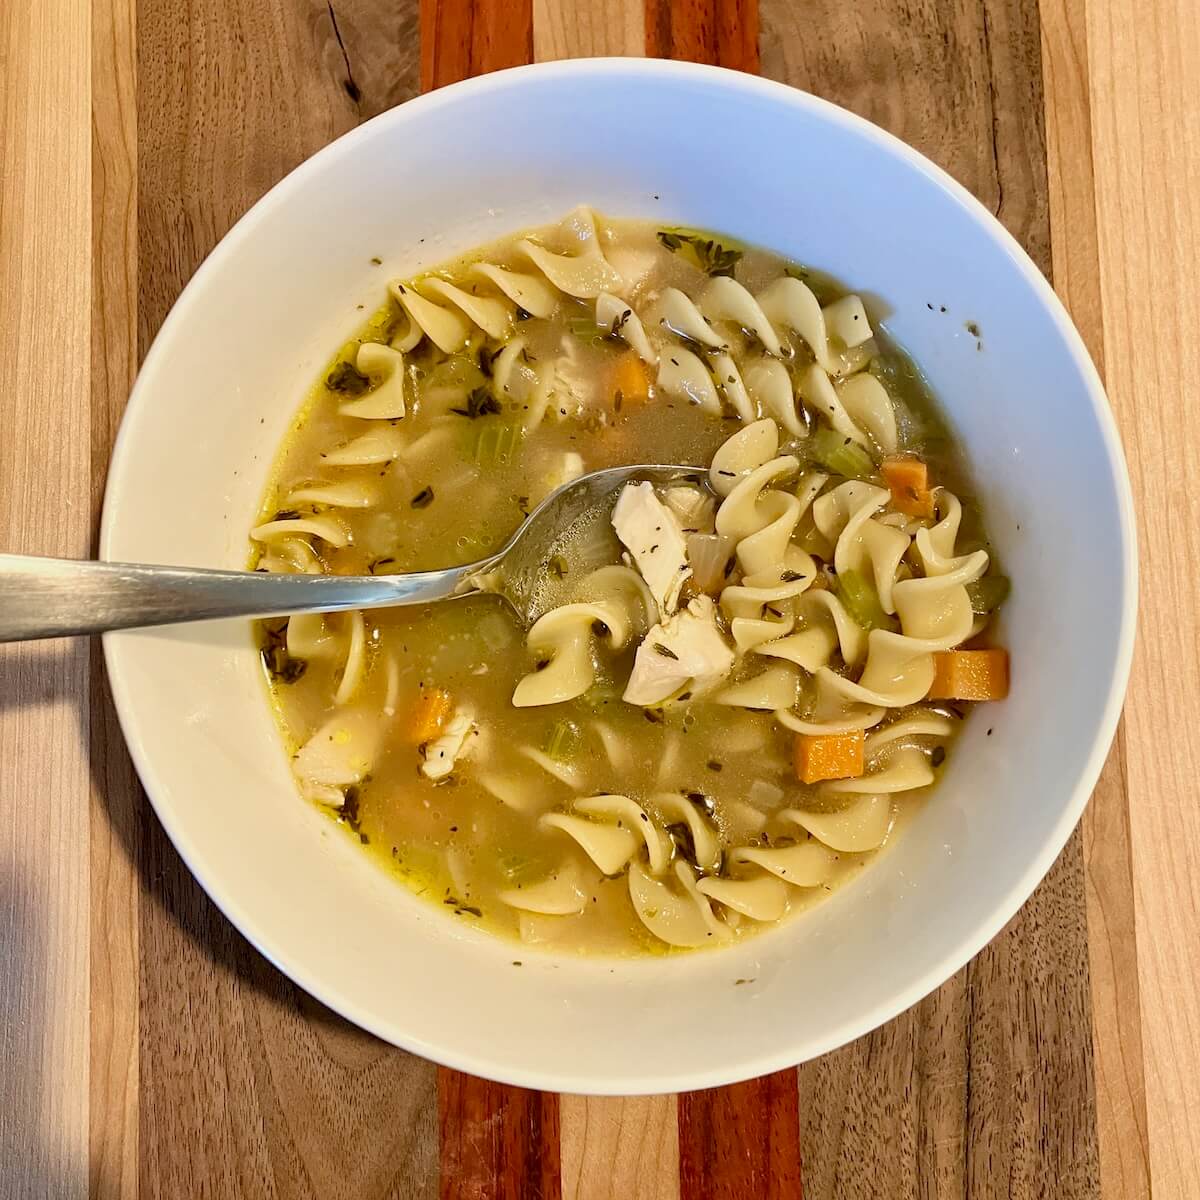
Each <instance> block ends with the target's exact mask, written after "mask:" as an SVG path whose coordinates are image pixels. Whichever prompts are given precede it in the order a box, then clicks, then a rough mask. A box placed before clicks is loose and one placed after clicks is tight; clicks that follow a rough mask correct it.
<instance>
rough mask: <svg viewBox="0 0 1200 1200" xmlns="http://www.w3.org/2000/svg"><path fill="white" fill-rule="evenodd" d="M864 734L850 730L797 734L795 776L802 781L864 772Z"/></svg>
mask: <svg viewBox="0 0 1200 1200" xmlns="http://www.w3.org/2000/svg"><path fill="white" fill-rule="evenodd" d="M863 744H864V737H863V731H862V730H861V729H855V730H852V731H851V732H850V733H825V734H808V733H798V734H796V745H795V765H796V778H797V779H799V780H800V782H801V783H817V782H818V781H820V780H822V779H857V778H858V777H859V776H860V775H861V774H862V773H863Z"/></svg>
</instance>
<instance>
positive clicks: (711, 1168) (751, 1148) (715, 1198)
mask: <svg viewBox="0 0 1200 1200" xmlns="http://www.w3.org/2000/svg"><path fill="white" fill-rule="evenodd" d="M797 1101H798V1096H797V1092H796V1072H795V1071H794V1070H790V1071H778V1072H776V1074H774V1075H764V1076H762V1078H760V1079H751V1080H749V1081H747V1082H746V1083H736V1084H734V1085H732V1086H731V1087H723V1088H710V1089H706V1090H704V1091H700V1092H686V1093H684V1094H683V1095H682V1096H680V1097H679V1194H680V1198H681V1200H742V1198H743V1197H746V1196H754V1197H756V1198H758V1200H796V1198H797V1197H799V1196H800V1194H801V1184H800V1131H799V1115H798V1108H797Z"/></svg>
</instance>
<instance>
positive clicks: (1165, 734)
mask: <svg viewBox="0 0 1200 1200" xmlns="http://www.w3.org/2000/svg"><path fill="white" fill-rule="evenodd" d="M590 54H623V55H641V54H652V55H660V56H668V57H677V58H689V59H694V60H697V61H702V62H711V63H718V64H720V65H723V66H727V67H731V68H735V69H738V70H743V71H751V72H760V73H761V74H763V75H766V76H769V77H771V78H773V79H778V80H782V81H785V82H787V83H790V84H793V85H795V86H797V87H801V88H805V89H808V90H810V91H812V92H815V93H817V94H818V95H821V96H824V97H827V98H829V99H831V100H834V101H836V102H838V103H840V104H843V105H846V106H847V107H849V108H851V109H853V110H855V111H856V112H859V113H861V114H863V115H864V116H867V117H869V118H870V119H872V120H874V121H877V122H878V123H880V124H881V125H883V126H885V127H886V128H888V129H890V130H892V131H893V132H895V133H896V134H898V135H899V136H900V137H902V138H904V139H905V140H906V141H908V142H910V143H911V144H912V145H914V146H916V147H917V148H918V149H920V150H922V151H923V152H924V153H926V154H928V155H929V156H930V157H932V158H933V159H934V160H935V161H937V162H939V163H940V164H941V165H942V166H944V167H945V168H947V169H948V170H949V171H950V172H951V173H952V174H953V175H955V176H956V177H957V178H958V179H959V180H961V181H962V182H963V183H964V184H965V185H966V186H967V187H968V188H970V189H971V190H972V191H973V192H974V193H975V194H976V195H977V196H978V197H979V198H980V199H981V200H982V201H983V202H984V203H985V204H986V205H987V206H988V207H989V208H990V209H991V210H992V211H993V212H994V213H996V214H997V216H998V217H999V218H1000V220H1001V221H1003V222H1004V223H1005V224H1006V225H1007V226H1008V228H1009V229H1010V230H1012V232H1013V233H1014V234H1015V235H1016V236H1017V238H1018V239H1019V240H1020V241H1021V242H1022V243H1023V244H1024V246H1025V247H1026V248H1027V249H1028V251H1029V253H1030V254H1031V255H1032V257H1033V259H1034V261H1035V262H1037V264H1038V265H1039V266H1040V267H1041V268H1042V269H1043V270H1044V271H1045V272H1046V273H1047V274H1048V275H1051V276H1052V278H1053V280H1054V283H1055V285H1056V287H1057V289H1058V291H1059V294H1060V295H1061V296H1062V297H1063V298H1064V300H1065V301H1066V302H1067V303H1068V305H1069V307H1070V308H1071V310H1072V312H1073V314H1074V316H1075V319H1076V321H1077V323H1078V324H1079V326H1080V329H1081V331H1082V332H1083V335H1084V338H1085V340H1086V341H1087V342H1088V344H1089V346H1090V348H1091V350H1092V353H1093V355H1094V356H1095V358H1096V361H1097V363H1098V364H1099V365H1100V367H1101V369H1102V370H1103V371H1106V374H1107V379H1108V384H1109V387H1110V391H1111V393H1112V397H1113V402H1114V407H1115V408H1116V410H1117V412H1118V416H1119V418H1120V420H1121V423H1122V426H1123V432H1124V436H1125V438H1126V446H1127V450H1128V453H1129V457H1130V466H1131V470H1132V474H1133V477H1134V484H1135V488H1136V490H1137V492H1138V498H1139V503H1140V506H1141V513H1142V519H1143V528H1142V536H1143V544H1142V556H1141V561H1142V564H1143V572H1144V575H1143V579H1144V583H1143V623H1142V645H1141V652H1140V655H1139V658H1138V662H1137V664H1136V666H1135V670H1134V679H1133V686H1132V690H1131V693H1130V701H1129V704H1128V706H1127V712H1126V718H1125V722H1124V724H1123V726H1122V731H1121V733H1120V735H1119V737H1118V740H1117V743H1116V746H1115V748H1114V751H1113V754H1112V756H1111V758H1110V760H1109V764H1108V767H1107V769H1106V771H1105V774H1104V776H1103V779H1102V780H1101V783H1100V786H1099V788H1098V789H1097V792H1096V795H1095V797H1094V799H1093V801H1092V805H1091V807H1090V809H1089V812H1088V815H1087V817H1086V819H1085V821H1084V823H1083V826H1082V827H1081V831H1079V832H1077V834H1076V835H1075V836H1074V837H1073V838H1072V840H1071V842H1070V843H1069V844H1068V846H1067V848H1066V850H1065V851H1064V852H1063V854H1062V856H1061V858H1060V859H1059V861H1058V862H1057V864H1056V865H1055V867H1054V868H1053V870H1052V871H1051V873H1050V875H1049V876H1048V878H1047V879H1046V881H1045V882H1044V883H1043V884H1042V886H1041V887H1040V888H1039V889H1038V891H1037V893H1036V894H1035V895H1034V897H1033V898H1032V899H1031V900H1030V901H1029V903H1028V904H1027V905H1026V906H1025V907H1024V908H1023V909H1022V911H1021V913H1020V914H1019V915H1018V916H1017V917H1016V918H1015V919H1014V920H1013V922H1012V923H1011V925H1010V926H1009V927H1008V928H1007V929H1006V930H1005V931H1004V932H1003V933H1002V934H1001V935H1000V936H999V937H998V938H997V939H996V940H995V941H994V942H993V943H992V944H991V945H990V946H989V947H988V948H987V949H986V950H985V951H984V952H983V953H982V954H980V955H979V956H978V957H977V958H976V959H975V960H974V961H973V962H972V963H971V964H970V965H969V966H968V967H966V968H965V969H964V970H963V971H961V972H960V973H959V974H958V975H957V976H955V977H954V978H953V979H952V980H950V981H949V982H948V983H947V984H946V985H945V986H944V987H942V988H941V989H940V990H939V991H938V992H936V993H935V994H934V995H932V996H930V997H929V998H927V999H926V1000H925V1001H923V1002H922V1003H920V1004H919V1005H917V1006H916V1007H915V1008H914V1009H912V1010H911V1011H910V1012H908V1013H906V1014H904V1015H903V1016H902V1017H900V1018H898V1019H897V1020H895V1021H893V1022H892V1023H890V1024H889V1025H887V1026H885V1027H884V1028H882V1029H880V1030H878V1031H877V1032H876V1033H874V1034H871V1035H870V1036H868V1037H865V1038H863V1039H861V1040H860V1041H858V1042H856V1043H854V1044H852V1045H850V1046H847V1047H845V1048H844V1049H842V1050H840V1051H838V1052H836V1053H833V1054H830V1055H828V1056H826V1057H825V1058H823V1059H820V1060H819V1061H817V1062H814V1063H809V1064H807V1065H805V1066H803V1067H801V1068H800V1069H799V1070H792V1071H785V1072H781V1073H779V1074H777V1075H774V1076H770V1077H768V1078H766V1079H762V1080H757V1081H754V1082H751V1083H747V1084H743V1085H739V1086H737V1087H731V1088H724V1089H720V1090H716V1091H711V1092H701V1093H695V1094H691V1095H687V1096H678V1097H677V1096H665V1097H654V1098H649V1099H589V1098H583V1097H578V1096H555V1095H543V1094H538V1093H531V1092H525V1091H521V1090H519V1089H514V1088H509V1087H504V1086H500V1085H495V1084H490V1083H485V1082H482V1081H479V1080H475V1079H472V1078H469V1077H467V1076H464V1075H461V1074H458V1073H456V1072H453V1071H448V1070H441V1069H438V1068H436V1067H434V1066H433V1065H431V1064H429V1063H427V1062H424V1061H421V1060H419V1059H417V1058H414V1057H411V1056H409V1055H406V1054H404V1053H402V1052H400V1051H397V1050H394V1049H392V1048H390V1047H387V1046H385V1045H382V1044H381V1043H379V1042H377V1041H375V1040H373V1039H372V1038H371V1037H369V1036H368V1035H366V1034H363V1033H361V1032H359V1031H358V1030H356V1029H354V1028H353V1027H351V1026H349V1025H347V1024H346V1023H345V1022H344V1021H342V1020H341V1019H340V1018H338V1017H336V1016H335V1015H333V1014H332V1013H330V1012H329V1011H327V1010H325V1009H324V1008H322V1007H321V1006H320V1005H319V1004H317V1003H316V1002H315V1001H313V1000H311V999H310V998H308V997H307V996H306V995H305V994H304V993H302V992H301V991H300V990H299V989H297V988H296V987H295V986H294V985H292V984H291V983H290V982H289V981H288V980H287V979H285V978H284V977H283V976H281V975H280V974H279V973H278V972H276V971H275V970H274V969H273V968H272V967H270V966H269V965H268V964H267V963H266V962H265V961H264V960H263V959H262V958H261V957H259V956H258V955H257V954H256V953H255V952H254V951H253V950H252V949H250V947H249V946H248V945H247V944H246V943H245V941H244V940H243V939H242V938H241V936H240V935H239V934H238V933H237V932H236V931H235V930H234V929H233V928H232V927H231V926H230V925H229V924H228V923H227V922H226V921H225V919H224V918H223V917H222V916H221V915H220V914H219V913H218V912H217V910H216V909H215V908H214V906H213V905H212V904H211V903H210V902H209V900H208V899H207V898H206V897H205V895H204V894H203V892H201V890H200V889H199V887H198V886H197V884H196V883H195V882H194V881H193V880H192V878H191V876H190V875H189V874H188V872H187V870H186V868H184V866H183V865H182V863H181V862H180V860H179V858H178V857H177V855H176V854H175V851H174V849H173V848H172V846H171V845H170V843H169V842H168V841H167V840H166V838H165V836H164V835H163V833H162V831H161V829H160V828H159V826H158V824H157V822H156V820H155V818H154V816H153V814H152V812H151V810H150V809H149V806H148V805H147V803H146V800H145V798H144V796H143V795H142V793H141V791H140V788H139V787H138V784H137V781H136V779H135V777H134V774H133V771H132V769H131V767H130V764H129V760H128V757H127V754H126V751H125V748H124V745H123V742H122V740H121V737H120V733H119V730H118V728H117V725H116V720H115V717H114V714H113V711H112V707H111V704H110V701H109V699H108V696H107V692H106V687H105V683H104V676H103V666H102V662H101V660H100V657H99V655H98V652H97V649H96V648H95V647H90V648H89V647H88V646H87V645H84V644H45V645H40V646H28V647H19V648H16V647H14V648H7V649H4V650H2V651H0V1013H2V1014H3V1015H2V1016H0V1022H2V1024H0V1084H2V1089H0V1094H2V1097H3V1101H4V1103H3V1104H2V1105H0V1197H4V1198H5V1200H7V1198H9V1197H13V1198H16V1197H21V1198H23V1197H30V1198H34V1197H37V1198H39V1200H40V1198H42V1197H58V1196H63V1197H67V1196H80V1195H83V1194H85V1193H87V1194H91V1195H94V1196H97V1197H118V1196H119V1197H139V1198H144V1200H150V1198H151V1197H163V1198H169V1200H175V1198H179V1197H192V1196H203V1197H222V1198H223V1197H232V1198H251V1200H256V1198H258V1197H279V1198H281V1200H282V1198H288V1200H290V1198H293V1197H295V1198H317V1200H325V1198H340V1197H346V1198H353V1200H377V1198H383V1197H389V1198H390V1197H432V1196H435V1195H437V1196H440V1197H443V1198H445V1200H458V1198H463V1200H467V1198H471V1200H485V1198H486V1200H491V1198H493V1197H494V1198H497V1200H500V1198H503V1200H509V1198H511V1200H552V1198H558V1197H570V1198H575V1200H602V1198H606V1197H612V1198H619V1200H626V1198H630V1200H632V1198H639V1200H668V1198H671V1200H673V1198H675V1197H680V1198H681V1200H699V1198H709V1197H711V1198H719V1197H734V1196H736V1197H738V1198H739V1200H756V1198H759V1197H764V1198H765V1197H777V1198H781V1200H784V1198H787V1200H790V1198H792V1197H799V1196H801V1194H802V1190H803V1194H804V1195H805V1196H807V1197H809V1198H810V1200H812V1198H819V1200H826V1198H830V1200H831V1198H834V1197H838V1198H843V1197H845V1198H855V1200H856V1198H859V1197H861V1198H864V1200H866V1198H868V1197H869V1198H871V1200H901V1198H908V1197H939V1198H941V1197H971V1198H977V1197H991V1196H1008V1197H1015V1198H1020V1200H1027V1198H1029V1200H1032V1198H1035V1197H1038V1198H1040V1197H1054V1198H1062V1200H1068V1198H1072V1200H1073V1198H1075V1197H1095V1196H1100V1195H1103V1196H1104V1197H1112V1198H1114V1200H1115V1198H1117V1197H1120V1198H1125V1197H1143V1196H1148V1195H1149V1194H1150V1183H1151V1179H1152V1178H1153V1181H1154V1185H1155V1187H1154V1191H1155V1195H1157V1196H1160V1197H1174V1196H1179V1197H1185V1196H1186V1197H1193V1198H1194V1197H1197V1196H1200V1133H1198V1132H1197V1131H1198V1130H1200V999H1198V998H1197V990H1198V989H1197V973H1198V972H1197V948H1198V947H1200V806H1198V805H1197V804H1196V802H1195V791H1196V788H1195V782H1196V779H1197V778H1198V777H1200V750H1198V739H1197V735H1196V731H1195V714H1196V713H1197V712H1198V711H1200V666H1198V660H1200V619H1198V615H1197V605H1196V598H1197V588H1196V582H1195V567H1194V564H1196V563H1197V562H1200V532H1198V531H1200V502H1198V500H1197V490H1196V488H1195V486H1194V482H1193V481H1194V480H1195V478H1196V477H1197V474H1198V468H1200V433H1198V432H1197V422H1196V419H1195V396H1196V393H1197V386H1198V385H1200V350H1198V345H1200V342H1198V340H1197V336H1196V326H1197V317H1198V316H1200V306H1198V305H1197V301H1196V296H1195V288H1194V283H1193V275H1194V270H1195V263H1196V261H1197V251H1200V201H1198V199H1197V194H1198V189H1197V184H1198V183H1200V151H1198V146H1197V142H1196V129H1197V127H1200V126H1198V121H1197V118H1200V106H1198V103H1197V99H1196V97H1197V89H1196V87H1195V78H1196V75H1197V72H1198V71H1200V28H1198V22H1197V8H1196V6H1195V5H1194V3H1193V0H1042V3H1041V7H1040V11H1039V6H1038V0H878V2H876V3H870V2H869V0H859V2H857V3H854V2H850V0H757V2H756V0H687V2H680V3H675V4H671V3H668V2H667V0H645V4H644V7H643V0H533V2H532V3H531V2H530V0H507V2H506V0H420V3H419V5H418V0H334V2H331V3H325V2H323V0H189V2H188V3H186V4H185V3H183V2H182V0H91V3H90V4H88V3H84V2H83V0H2V2H0V363H2V364H3V367H4V372H5V374H4V382H3V384H2V385H0V418H2V419H0V548H4V549H14V550H27V551H41V552H44V553H61V554H75V555H81V556H82V555H86V554H87V553H88V552H89V548H90V547H91V546H92V544H93V534H94V525H95V521H96V518H97V514H98V512H99V504H100V498H101V494H102V489H103V483H104V476H105V470H106V465H107V461H108V456H109V453H110V449H111V445H112V441H113V438H114V436H115V432H116V427H117V423H118V421H119V418H120V414H121V411H122V407H123V404H124V400H125V396H126V394H127V391H128V388H129V385H130V382H131V380H132V377H133V374H134V372H135V369H136V365H137V363H138V361H139V359H140V357H141V356H142V355H143V354H144V353H145V351H146V349H147V347H148V346H149V344H150V341H151V339H152V338H153V336H154V333H155V331H156V330H157V328H158V326H159V324H160V322H161V321H162V319H163V317H164V316H165V314H166V312H167V310H168V308H169V307H170V305H171V304H172V302H173V301H174V299H175V297H176V296H177V294H178V293H179V291H180V289H181V288H182V286H183V285H184V283H185V282H186V281H187V279H188V278H189V276H190V275H191V274H192V272H193V271H194V270H195V268H196V266H197V265H198V264H199V263H200V261H201V260H202V259H203V257H204V256H205V254H207V252H208V251H209V250H210V249H211V248H212V247H213V245H214V244H215V243H216V242H217V240H218V239H219V238H220V237H221V236H222V234H224V232H225V231H226V230H227V229H228V228H229V226H230V225H231V224H232V223H233V221H234V220H236V218H237V217H238V216H240V215H241V213H242V212H244V211H245V209H246V208H247V207H248V206H249V205H250V204H252V203H253V202H254V201H255V200H256V199H257V198H258V197H259V196H260V195H261V194H262V193H263V192H265V191H266V190H267V189H268V188H269V187H270V186H271V185H272V184H273V183H275V181H276V180H278V179H279V178H280V177H281V176H282V175H283V174H285V173H286V172H287V171H288V170H289V169H291V168H292V167H293V166H295V165H296V164H297V163H299V162H300V161H301V160H303V159H304V158H305V157H307V156H308V155H310V154H311V153H312V152H313V151H315V150H317V149H318V148H319V147H321V146H322V145H324V144H325V143H326V142H328V141H329V140H330V139H332V138H334V137H336V136H338V135H339V134H341V133H343V132H345V131H346V130H348V129H350V128H352V127H353V126H354V125H356V124H357V123H358V122H360V121H362V120H364V119H366V118H368V117H370V116H372V115H374V114H376V113H378V112H382V111H383V110H384V109H387V108H389V107H391V106H392V105H395V104H397V103H400V102H402V101H404V100H406V99H408V98H409V97H411V96H413V95H415V94H416V93H417V92H418V91H420V90H426V89H429V88H433V87H438V86H441V85H444V84H447V83H450V82H453V81H454V80H457V79H461V78H463V77H465V76H468V75H472V74H478V73H481V72H485V71H489V70H494V69H497V68H499V67H504V66H509V65H513V64H517V63H525V62H529V61H533V60H542V59H552V58H565V57H572V56H580V55H590ZM628 115H629V116H631V117H632V116H633V115H634V114H628ZM515 136H519V131H514V137H515ZM781 152H783V153H786V148H781ZM814 185H815V186H816V185H819V181H814ZM880 199H881V219H886V197H881V198H880ZM1013 383H1014V390H1019V391H1021V392H1029V391H1031V390H1034V391H1035V390H1036V384H1037V381H1036V380H1029V379H1024V378H1022V377H1021V375H1020V364H1014V381H1013ZM1064 452H1069V448H1066V447H1065V448H1064ZM1086 510H1087V503H1086V497H1081V498H1080V525H1081V528H1080V536H1087V533H1086V529H1087V521H1086ZM1047 602H1053V599H1052V598H1047ZM1046 708H1047V716H1046V719H1047V720H1053V719H1054V713H1053V698H1052V697H1047V698H1046ZM1135 869H1136V874H1135Z"/></svg>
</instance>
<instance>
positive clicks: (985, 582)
mask: <svg viewBox="0 0 1200 1200" xmlns="http://www.w3.org/2000/svg"><path fill="white" fill-rule="evenodd" d="M1010 586H1011V585H1010V584H1009V582H1008V576H1007V575H985V576H984V577H983V578H982V579H977V580H975V582H974V583H968V584H967V595H968V596H969V597H970V598H971V611H972V612H973V613H976V614H977V615H979V616H983V615H985V614H986V613H990V612H995V611H996V609H998V608H999V607H1000V605H1002V604H1003V603H1004V601H1005V600H1007V599H1008V593H1009V589H1010Z"/></svg>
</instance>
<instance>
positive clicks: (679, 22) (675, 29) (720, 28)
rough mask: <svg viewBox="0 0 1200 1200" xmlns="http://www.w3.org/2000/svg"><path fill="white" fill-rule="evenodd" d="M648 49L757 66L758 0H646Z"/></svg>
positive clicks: (706, 60) (664, 55)
mask: <svg viewBox="0 0 1200 1200" xmlns="http://www.w3.org/2000/svg"><path fill="white" fill-rule="evenodd" d="M645 2H646V53H647V54H648V55H650V56H651V57H654V58H678V59H684V60H686V61H687V62H699V63H710V64H712V65H713V66H716V67H730V68H732V69H733V70H735V71H750V72H751V73H755V72H757V71H758V8H759V6H758V3H757V0H645Z"/></svg>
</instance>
